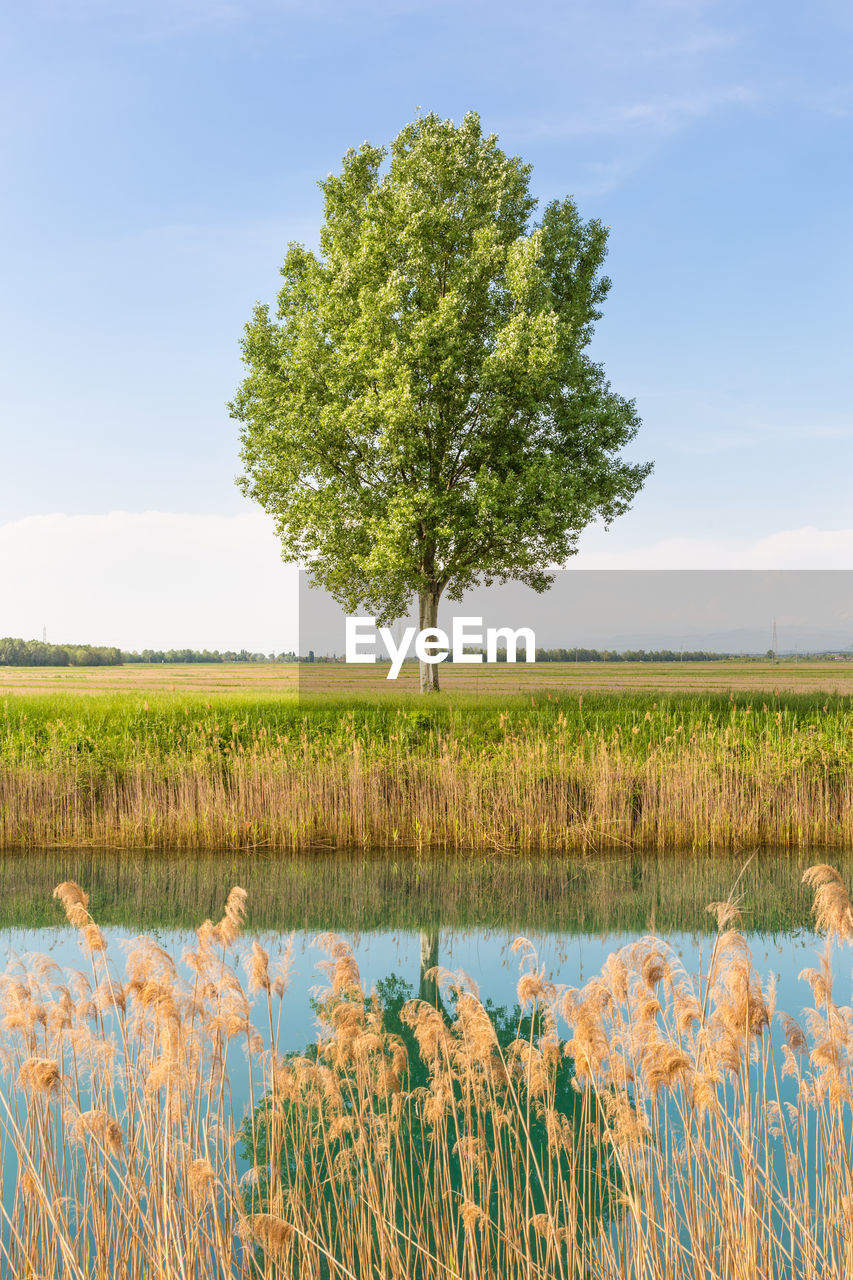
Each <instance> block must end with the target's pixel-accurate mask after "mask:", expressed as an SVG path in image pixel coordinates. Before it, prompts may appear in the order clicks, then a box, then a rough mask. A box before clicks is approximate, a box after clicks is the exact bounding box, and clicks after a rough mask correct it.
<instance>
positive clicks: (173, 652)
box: [121, 649, 296, 662]
mask: <svg viewBox="0 0 853 1280" xmlns="http://www.w3.org/2000/svg"><path fill="white" fill-rule="evenodd" d="M121 660H122V662H295V661H296V654H295V653H290V652H288V653H249V651H248V649H241V650H240V652H239V653H235V652H234V650H232V649H226V650H225V652H224V653H220V651H219V650H218V649H212V650H211V649H143V650H142V652H141V653H137V652H136V650H135V649H134V651H133V653H123V654H122V655H121Z"/></svg>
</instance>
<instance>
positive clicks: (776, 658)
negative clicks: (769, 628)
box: [771, 618, 779, 662]
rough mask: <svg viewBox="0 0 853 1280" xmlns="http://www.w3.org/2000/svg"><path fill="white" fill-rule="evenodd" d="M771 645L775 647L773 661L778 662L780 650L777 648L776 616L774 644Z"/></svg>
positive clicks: (774, 621) (774, 620)
mask: <svg viewBox="0 0 853 1280" xmlns="http://www.w3.org/2000/svg"><path fill="white" fill-rule="evenodd" d="M771 647H772V649H773V661H774V662H778V661H779V653H778V650H777V648H776V619H775V618H774V619H773V644H772V646H771Z"/></svg>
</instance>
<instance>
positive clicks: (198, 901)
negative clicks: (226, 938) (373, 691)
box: [0, 851, 853, 1113]
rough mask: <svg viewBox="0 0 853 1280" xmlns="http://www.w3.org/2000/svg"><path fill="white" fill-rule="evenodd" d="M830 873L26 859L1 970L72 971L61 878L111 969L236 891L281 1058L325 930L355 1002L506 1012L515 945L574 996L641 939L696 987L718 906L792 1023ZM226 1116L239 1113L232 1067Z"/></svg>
mask: <svg viewBox="0 0 853 1280" xmlns="http://www.w3.org/2000/svg"><path fill="white" fill-rule="evenodd" d="M816 861H829V862H831V863H832V864H833V865H835V866H837V867H838V869H839V870H840V871H841V872H842V874H844V875H846V876H847V879H848V882H849V881H850V878H851V876H850V873H851V871H853V855H851V854H850V853H844V852H843V851H837V852H835V853H834V854H832V855H828V854H827V853H825V852H822V853H821V854H820V855H817V854H815V855H814V856H809V855H805V854H796V855H793V854H786V853H780V854H763V855H761V856H755V857H752V858H750V857H747V856H744V857H742V858H723V857H721V856H720V855H697V856H692V857H684V856H681V857H679V858H677V859H675V858H658V857H650V856H649V855H643V856H631V857H614V856H612V855H610V856H607V857H595V856H586V857H584V858H577V857H574V858H562V859H559V860H556V859H548V858H533V859H531V858H516V859H507V858H503V859H498V858H494V859H489V858H483V857H482V856H480V857H476V858H473V857H469V858H465V857H461V856H459V857H456V856H454V857H444V858H440V857H439V858H431V859H430V858H412V857H411V856H410V855H403V854H401V855H399V856H398V857H397V858H388V857H369V856H361V857H353V856H346V857H344V856H341V855H335V854H319V855H311V856H302V857H296V858H295V857H289V858H283V859H265V858H258V857H245V858H234V857H232V856H231V855H223V856H222V857H218V858H217V857H216V856H212V855H207V856H203V857H197V856H195V855H193V854H185V853H175V854H171V855H157V856H152V855H147V854H139V855H136V856H133V855H127V854H121V855H110V854H104V853H92V852H91V851H87V852H80V853H65V852H63V853H59V854H58V853H55V852H49V851H45V852H41V853H28V854H26V855H19V856H8V855H7V856H6V857H5V858H3V859H2V860H0V904H2V905H0V962H2V961H4V960H5V962H6V963H9V962H11V961H12V960H13V959H14V958H15V957H20V956H22V955H25V954H27V953H33V952H40V953H45V954H48V955H50V957H51V958H52V959H53V960H55V961H56V962H57V963H58V964H59V965H60V966H62V967H63V968H65V967H68V968H87V967H88V963H87V959H86V957H85V956H84V954H83V952H82V951H81V948H80V945H79V942H78V938H77V934H76V932H75V931H74V930H72V929H70V928H69V927H68V926H67V925H66V924H65V922H64V917H63V914H62V911H61V908H60V907H59V905H58V904H57V903H56V902H54V901H53V900H52V897H51V893H52V889H53V887H54V885H56V884H57V883H59V882H60V881H62V880H67V879H74V880H76V881H77V882H78V883H79V884H81V885H82V886H83V887H84V888H85V889H87V890H88V891H89V893H90V895H91V901H90V910H91V912H92V915H93V916H94V918H95V920H96V921H98V923H99V924H101V925H102V927H103V928H104V933H105V935H106V937H107V939H108V945H109V954H110V956H111V957H112V960H113V963H114V965H115V966H116V968H117V969H118V971H119V972H120V970H121V965H122V961H123V954H122V951H121V948H120V939H122V938H128V937H132V936H134V935H136V934H140V933H148V934H151V935H152V936H154V937H155V938H156V939H157V940H158V942H159V943H160V945H161V946H163V947H164V948H165V949H166V950H167V951H169V952H170V953H171V954H172V955H173V956H174V957H175V958H176V959H177V960H179V961H180V957H181V956H182V954H183V952H184V951H185V949H186V948H187V947H188V946H191V945H192V944H193V943H194V940H195V934H194V928H195V926H197V925H198V924H199V923H201V921H202V920H203V919H205V918H206V917H211V918H213V919H217V918H218V917H219V916H220V915H221V912H222V905H223V902H224V899H225V896H226V893H227V891H228V889H229V888H230V886H231V885H233V884H239V885H241V886H242V887H244V888H245V889H246V890H247V892H248V894H249V919H248V921H247V928H246V943H243V942H241V943H239V944H238V945H237V947H236V948H235V954H234V961H233V962H234V964H235V967H239V965H240V957H241V953H242V952H243V951H244V950H245V949H246V945H247V943H248V940H249V939H250V938H251V937H253V936H257V937H258V938H259V939H260V941H261V942H262V944H263V945H264V946H265V947H266V948H267V949H268V950H269V951H270V952H271V954H273V955H275V953H276V952H279V951H281V950H283V948H284V947H285V946H286V945H287V943H288V941H290V940H292V943H293V951H294V971H293V980H292V983H291V986H290V988H289V990H288V991H287V993H286V995H285V1003H284V1012H283V1020H282V1026H283V1034H282V1041H281V1048H282V1049H284V1050H290V1049H292V1050H297V1051H300V1050H304V1049H305V1047H306V1045H308V1044H310V1043H312V1042H313V1040H314V1039H315V1036H316V1023H315V1015H314V1011H313V1009H312V1006H311V998H312V992H313V993H316V990H317V988H318V986H322V984H323V976H322V974H320V973H318V970H317V964H318V962H319V961H321V960H322V959H323V957H324V953H323V951H322V950H321V949H319V948H318V947H317V946H316V945H314V944H315V938H316V936H317V934H318V933H321V932H325V931H327V930H331V931H334V932H336V933H338V934H340V935H342V936H343V937H344V938H346V939H347V941H348V942H350V943H351V945H352V946H353V949H354V952H355V955H356V958H357V960H358V963H359V967H360V970H361V973H362V979H363V983H364V986H365V989H366V990H370V989H371V988H372V987H373V986H374V985H375V984H376V983H377V982H379V981H380V980H381V979H383V978H385V977H387V976H389V975H391V974H394V975H397V976H398V977H399V978H402V979H403V980H404V981H405V982H407V983H408V984H409V985H410V987H411V989H412V991H413V993H414V994H417V993H418V990H419V987H420V985H421V983H422V980H423V971H424V967H425V966H426V965H427V964H432V963H438V964H440V965H442V966H443V967H444V968H446V969H450V970H459V969H461V970H464V971H465V972H466V973H467V974H468V975H470V976H471V978H473V980H474V981H475V982H476V983H477V985H478V986H479V989H480V994H481V996H482V998H483V999H490V1000H492V1001H493V1002H494V1003H495V1004H497V1005H503V1006H506V1007H508V1008H510V1009H511V1008H512V1007H513V1006H514V1004H515V1002H516V983H517V980H518V976H519V958H518V955H517V954H515V953H514V952H513V951H512V949H511V948H512V943H513V941H514V939H515V938H517V937H518V936H519V935H524V936H525V937H527V938H528V939H529V940H530V942H531V943H532V944H533V946H534V948H535V950H536V952H537V955H538V960H539V963H540V964H541V965H543V966H544V968H545V971H546V973H547V974H548V976H549V977H550V978H551V979H552V980H553V981H554V982H556V983H558V984H565V985H568V986H579V985H581V984H583V983H584V982H586V981H587V980H588V979H590V978H591V977H593V976H594V975H595V974H597V973H598V972H599V970H600V968H601V966H602V964H603V962H604V960H605V959H606V957H607V956H608V954H609V953H610V952H612V951H614V950H617V949H618V948H619V947H620V946H623V945H625V944H627V943H630V942H632V941H634V940H635V939H636V938H638V937H641V936H643V935H644V934H648V933H652V932H654V933H655V934H657V936H658V937H660V938H662V939H664V940H665V941H666V942H667V944H668V945H669V946H670V947H672V948H673V950H674V951H675V953H676V954H677V955H678V957H679V958H680V960H681V962H682V964H683V965H684V967H685V969H686V970H687V972H688V973H690V974H694V973H700V972H706V971H707V967H708V960H709V956H710V950H711V947H712V945H713V930H714V928H715V923H714V919H713V917H712V916H711V915H709V914H708V912H707V911H706V905H707V903H708V902H709V901H716V900H720V899H723V898H726V897H728V895H729V893H730V892H732V891H734V895H735V897H736V899H737V900H738V902H739V904H740V907H741V910H742V912H743V917H744V931H745V934H746V937H747V940H748V942H749V945H750V948H751V950H752V954H753V959H754V962H755V965H756V968H757V970H758V972H759V973H760V974H761V975H762V977H763V978H764V979H767V978H770V977H771V976H773V977H775V979H776V982H777V991H778V999H777V1007H778V1008H779V1009H784V1010H786V1011H787V1012H788V1013H791V1014H793V1015H794V1016H795V1017H796V1016H798V1014H799V1012H800V1010H801V1009H802V1008H803V1007H804V1006H805V1005H807V1004H808V1003H809V1000H810V994H809V991H808V988H807V987H806V986H805V984H804V983H802V982H800V981H799V979H798V974H799V973H800V971H801V970H802V969H803V968H804V967H806V966H807V965H810V964H812V963H813V962H814V961H813V958H814V956H815V954H816V952H817V950H818V949H819V948H820V946H821V940H820V939H819V938H817V937H816V936H815V935H814V933H813V932H812V929H811V918H810V907H811V899H812V895H811V892H810V891H809V890H806V889H804V888H803V886H802V885H801V883H800V881H801V877H802V872H803V869H804V868H805V867H806V866H809V865H811V864H812V863H813V862H816ZM839 960H840V963H839V964H837V965H836V969H837V977H838V980H839V984H840V985H839V990H838V993H837V996H836V998H837V999H839V998H840V1000H841V1001H842V1002H846V1001H847V1000H848V999H849V994H848V992H849V984H850V964H849V961H848V960H847V958H846V957H844V956H842V957H839ZM233 1085H234V1088H235V1097H234V1101H235V1104H236V1107H235V1109H236V1110H237V1111H238V1113H239V1111H240V1110H241V1107H244V1106H245V1105H246V1104H247V1095H246V1094H245V1093H244V1090H243V1089H242V1088H241V1081H240V1071H239V1067H238V1070H237V1072H236V1074H235V1078H234V1079H233Z"/></svg>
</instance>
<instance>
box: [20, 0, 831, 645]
mask: <svg viewBox="0 0 853 1280" xmlns="http://www.w3.org/2000/svg"><path fill="white" fill-rule="evenodd" d="M0 42H2V43H0V49H1V50H2V53H1V54H0V56H2V66H3V76H2V88H0V97H2V114H0V119H2V124H0V159H2V172H3V182H2V195H0V219H2V234H0V245H2V248H0V253H2V258H3V262H2V267H1V268H0V271H2V280H3V288H2V295H0V308H1V309H2V320H0V324H2V333H0V351H2V357H0V359H2V365H3V375H2V384H0V444H2V452H1V453H0V457H2V465H0V575H3V576H4V577H5V579H6V590H5V591H3V592H2V595H0V633H8V632H12V633H14V634H26V635H29V634H35V633H36V632H37V631H38V632H40V631H41V626H42V622H43V621H46V622H48V624H49V630H50V631H51V632H52V633H53V634H54V635H56V632H57V629H58V630H59V632H61V633H62V634H63V635H65V636H67V638H74V636H75V635H80V628H81V627H83V628H84V630H85V634H86V636H87V637H89V638H91V639H103V640H104V641H107V640H115V642H118V643H124V644H133V643H138V644H140V645H141V644H147V643H163V644H171V643H175V644H178V643H205V642H206V643H211V644H213V643H219V644H226V643H238V642H240V641H241V637H240V636H238V635H237V634H236V631H237V630H238V626H237V620H235V619H231V620H229V621H228V622H227V623H226V622H224V621H218V620H217V619H218V618H219V615H220V614H221V608H218V606H217V602H216V601H212V602H211V601H207V597H205V602H204V605H203V607H202V601H201V597H200V592H201V591H202V589H203V588H202V586H198V587H195V588H192V589H190V590H188V589H187V583H186V577H187V575H189V577H190V578H191V579H193V580H194V581H196V580H197V581H200V582H201V583H205V582H207V581H208V580H210V581H211V582H213V583H215V582H216V581H217V574H219V575H220V578H219V580H220V581H221V580H222V579H221V574H222V573H224V571H225V570H224V568H223V559H222V557H223V555H224V553H225V552H224V551H223V549H225V550H228V549H230V551H231V552H232V553H235V554H232V557H231V558H232V560H233V562H234V569H233V572H234V573H235V574H236V578H235V581H234V584H233V589H234V590H235V591H243V592H244V593H245V606H246V611H245V612H244V614H243V620H244V630H245V631H248V632H250V633H251V634H247V635H243V636H242V643H245V644H248V645H250V646H252V647H254V646H257V647H262V648H264V649H268V648H271V647H281V646H280V645H279V643H278V638H279V635H280V633H281V627H282V626H283V625H284V622H283V619H284V616H285V614H286V610H285V612H284V613H280V612H279V611H278V606H276V607H275V608H274V609H273V608H268V609H266V610H265V609H264V608H262V607H261V606H258V607H255V606H252V607H250V602H249V596H252V597H255V596H257V594H258V593H260V594H261V596H263V595H266V596H267V598H270V597H271V596H273V595H276V593H279V592H280V591H281V590H282V587H281V584H282V583H284V582H285V575H284V571H283V570H282V569H281V567H280V566H279V565H278V563H277V559H276V553H275V547H274V545H273V544H272V543H271V538H270V535H269V532H268V529H267V527H266V525H265V524H264V522H263V518H262V517H261V516H259V515H258V514H257V513H256V512H253V511H252V508H251V507H250V506H249V504H247V503H246V501H245V500H244V499H243V498H242V497H241V496H240V494H239V493H238V491H237V490H236V488H235V486H234V484H233V477H234V476H235V474H237V472H238V471H239V461H238V458H237V431H236V424H235V423H233V422H232V421H231V419H230V418H229V417H228V414H227V410H226V408H225V401H226V400H227V399H228V398H229V396H230V395H231V394H232V393H233V390H234V388H235V386H236V384H237V383H238V381H239V379H240V376H241V366H240V359H239V349H238V343H239V338H240V334H241V330H242V326H243V324H244V322H245V321H246V319H247V318H248V316H249V313H250V311H251V307H252V305H253V303H254V302H255V300H256V299H265V300H267V299H270V300H271V299H272V298H273V297H274V294H275V291H276V288H277V272H278V267H279V264H280V262H281V259H282V257H283V254H284V251H285V247H286V244H287V242H288V241H289V240H291V239H298V240H302V241H305V242H307V243H310V244H313V243H315V241H316V238H317V234H318V229H319V223H320V218H321V213H322V210H321V201H320V192H319V190H318V189H317V186H316V181H317V179H318V178H320V177H322V176H324V175H325V174H326V173H328V172H329V171H330V170H333V169H335V168H336V167H337V166H338V164H339V161H340V157H341V155H342V153H343V152H344V151H345V150H346V148H347V147H348V146H350V145H357V144H359V143H360V142H361V141H363V140H364V139H370V140H371V141H374V142H384V141H387V140H388V139H389V138H390V137H392V136H393V135H394V134H395V133H396V132H397V131H398V130H399V128H400V127H401V126H402V125H403V124H404V123H405V122H406V121H407V120H409V119H411V117H412V116H413V115H414V113H415V110H416V108H417V107H422V108H424V109H427V110H435V111H437V112H439V113H441V114H443V115H450V116H453V117H454V118H458V117H460V116H461V115H462V114H463V113H464V112H465V111H466V110H467V109H469V108H473V109H476V110H478V111H479V112H480V114H481V116H482V119H483V123H484V125H485V126H486V127H487V128H488V129H490V130H494V131H495V132H497V133H498V135H499V136H500V139H501V142H502V145H503V146H504V147H505V148H506V149H507V150H508V151H510V152H514V153H517V154H520V155H522V156H523V157H524V158H525V159H526V160H529V161H530V162H531V163H532V164H533V166H534V169H533V178H532V186H533V190H534V191H535V193H536V194H537V195H538V196H539V197H540V199H541V200H542V201H543V202H544V201H547V200H548V199H551V198H553V197H558V196H562V195H565V194H569V193H571V194H573V195H574V196H575V197H576V199H577V201H578V203H579V206H580V208H581V210H582V211H583V213H584V214H585V215H586V216H593V215H594V216H598V217H601V218H602V219H603V220H604V221H605V222H606V223H607V224H609V225H610V227H611V228H612V230H611V242H610V243H611V249H610V255H609V260H608V271H609V274H610V275H611V277H612V280H613V289H612V292H611V296H610V299H609V300H608V303H607V306H606V310H605V315H604V319H603V320H602V321H601V323H600V325H599V329H598V334H597V337H596V344H595V345H596V352H597V355H598V357H599V358H600V359H602V360H603V361H604V363H605V365H606V367H607V369H608V372H609V374H610V377H611V379H612V382H613V384H614V386H615V387H616V388H617V389H618V390H619V391H621V392H622V393H624V394H627V395H631V396H634V397H635V398H636V400H637V404H638V408H639V411H640V414H641V416H642V418H643V420H644V426H643V429H642V432H641V434H640V436H639V437H638V439H637V442H636V446H635V448H634V449H633V452H634V453H635V455H636V456H637V457H642V458H653V459H654V460H655V464H656V466H655V473H654V475H653V477H652V479H651V480H650V481H649V482H648V484H647V486H646V488H645V490H644V491H643V493H642V494H641V495H640V496H639V497H638V499H637V501H636V503H635V508H634V511H633V512H632V513H631V514H630V515H629V516H627V517H625V518H624V519H623V520H622V521H621V522H619V524H618V525H616V526H614V528H613V529H612V530H611V532H610V533H609V534H607V535H606V536H605V535H602V534H601V533H600V532H599V531H595V530H594V531H592V532H591V533H590V534H589V536H588V537H587V538H586V539H585V540H584V542H583V544H582V554H583V555H585V556H586V562H587V563H589V564H595V565H598V564H602V563H608V562H610V561H612V562H613V563H619V564H629V563H631V564H633V563H648V564H661V563H668V562H669V561H668V560H667V555H669V557H670V560H672V562H673V563H675V562H677V563H679V564H687V563H695V564H710V563H713V564H720V565H729V564H732V563H738V564H739V563H749V564H756V563H759V562H761V563H764V562H767V563H773V564H775V565H776V566H777V567H783V566H786V565H789V564H790V565H791V567H796V566H798V565H801V564H802V563H804V561H803V555H804V554H806V553H804V552H803V548H804V547H808V553H807V555H806V559H807V560H808V563H810V564H815V565H817V564H831V565H836V566H838V567H841V566H847V567H851V566H853V554H851V552H853V540H851V532H850V531H851V529H853V518H852V517H851V515H850V510H849V508H850V500H849V497H848V494H849V490H850V474H851V463H853V447H851V445H852V444H853V411H851V407H850V381H851V379H850V345H851V342H850V340H851V330H853V314H851V312H853V302H851V298H853V288H851V285H853V280H851V275H853V270H851V249H850V226H851V225H853V218H851V213H853V210H851V204H853V178H851V164H850V158H851V113H853V71H851V67H852V66H853V58H851V54H853V9H851V8H850V6H849V4H847V3H841V2H840V0H839V2H838V3H822V2H821V0H814V2H813V3H811V4H810V5H807V6H806V5H802V4H794V3H773V4H770V3H761V2H759V3H754V2H753V3H725V2H721V3H691V2H689V0H685V2H681V3H676V2H675V0H673V2H671V3H663V2H660V0H638V2H637V3H627V2H626V0H612V2H608V0H604V2H602V0H599V2H598V3H572V2H571V0H562V2H561V3H552V2H544V0H532V3H526V4H518V3H504V2H503V0H500V2H499V3H495V2H494V0H492V2H491V3H471V2H469V0H456V2H455V3H444V2H443V0H431V2H429V3H418V2H410V3H407V2H405V0H398V2H397V3H379V2H377V3H360V2H359V0H350V2H349V3H341V2H339V0H326V2H325V3H323V2H320V3H314V4H311V5H310V6H309V5H308V4H306V3H304V2H302V0H300V2H298V3H297V2H295V0H294V2H291V3H276V2H274V0H268V2H264V0H257V2H252V0H234V2H233V3H216V0H209V2H207V3H205V2H203V0H198V2H195V0H186V2H185V0H174V2H173V3H161V2H160V0H147V2H146V3H137V2H136V0H125V2H124V3H121V2H120V0H103V2H98V0H68V2H59V0H33V2H32V3H30V4H29V5H27V6H17V7H16V11H12V9H11V7H6V9H5V11H4V13H3V15H2V16H0ZM110 513H113V515H112V516H111V521H112V523H109V524H107V523H102V524H100V525H99V524H98V520H101V521H104V520H106V518H107V517H108V516H109V515H110ZM157 513H162V514H163V519H167V523H166V524H164V523H163V520H160V523H159V524H158V523H157V521H158V516H157ZM178 517H180V518H181V519H178ZM191 517H192V518H193V519H190V518H191ZM169 520H170V521H171V523H168V521H169ZM93 522H94V523H93ZM146 522H147V523H146ZM179 530H182V531H183V532H178V531H179ZM803 530H806V531H807V532H805V533H802V532H800V531H803ZM175 538H179V539H181V541H180V544H179V545H176V544H175V541H174V540H175ZM128 539H129V541H128ZM123 540H124V541H123ZM146 546H147V547H149V549H150V555H148V556H147V558H146V554H145V549H146ZM768 546H770V547H772V548H774V550H773V552H772V554H770V553H769V552H767V550H766V549H767V547H768ZM123 548H124V551H123V550H122V549H123ZM240 548H242V549H243V550H244V552H245V555H244V556H243V557H242V558H241V556H240V555H237V554H236V551H237V550H239V549H240ZM673 548H675V550H673ZM762 548H764V550H762ZM667 549H668V550H667ZM125 552H126V553H127V554H125ZM673 556H674V557H675V559H674V560H673ZM762 556H763V557H764V560H762ZM28 557H30V558H29V559H28ZM205 557H207V559H205ZM608 557H609V560H608ZM756 557H757V559H756ZM798 557H799V558H798ZM809 557H810V558H809ZM249 562H252V563H251V566H250V564H249ZM131 564H132V565H134V566H135V567H134V569H133V573H132V574H131V571H130V568H129V567H128V566H129V565H131ZM241 565H242V567H241ZM288 580H289V579H288ZM0 583H2V578H0ZM205 589H206V588H205ZM214 594H215V592H214ZM181 601H185V602H186V604H187V607H188V609H189V612H187V613H186V614H185V615H184V614H182V613H181V607H180V602H181ZM220 603H221V602H220ZM208 604H209V605H210V608H209V612H206V610H207V609H208ZM253 608H254V612H252V609H253ZM42 615H44V617H43V616H42ZM69 628H72V629H73V635H72V633H71V632H69ZM212 629H216V632H217V633H216V634H211V630H212ZM202 631H204V634H203V635H202V634H201V632H202Z"/></svg>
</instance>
